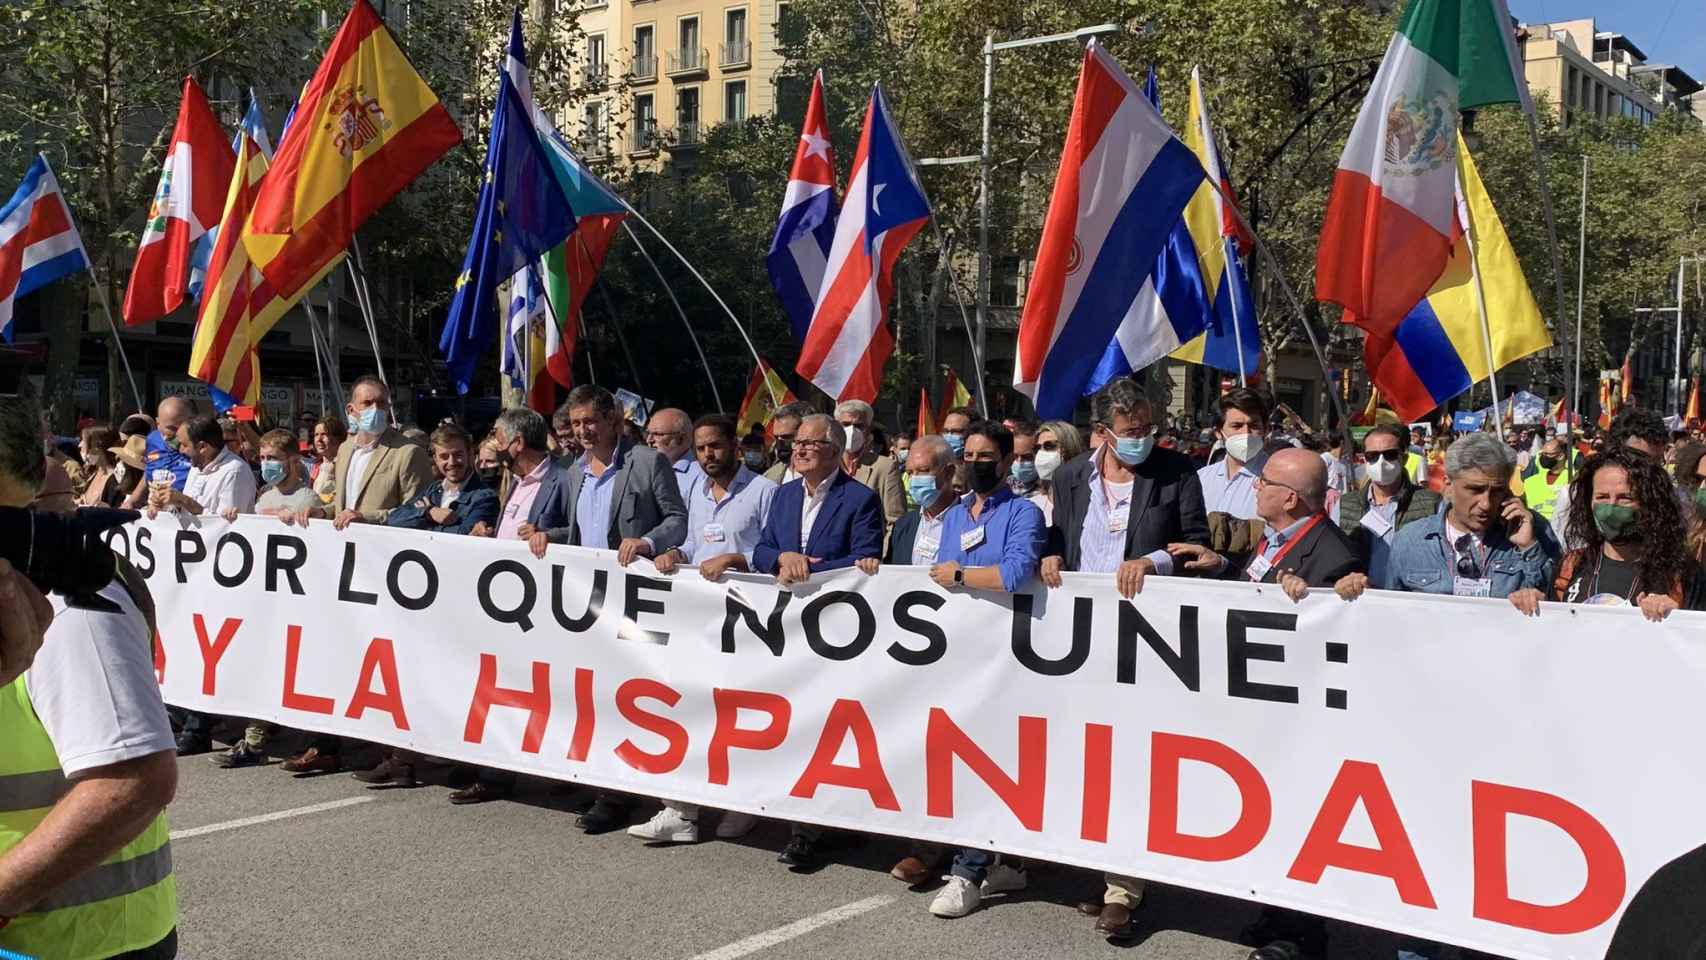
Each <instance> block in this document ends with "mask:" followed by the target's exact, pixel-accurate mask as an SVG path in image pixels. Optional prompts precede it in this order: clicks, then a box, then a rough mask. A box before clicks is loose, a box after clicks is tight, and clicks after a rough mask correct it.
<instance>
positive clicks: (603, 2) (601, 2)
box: [580, 0, 610, 10]
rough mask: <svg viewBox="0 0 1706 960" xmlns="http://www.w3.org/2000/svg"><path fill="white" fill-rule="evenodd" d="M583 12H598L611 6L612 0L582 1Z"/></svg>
mask: <svg viewBox="0 0 1706 960" xmlns="http://www.w3.org/2000/svg"><path fill="white" fill-rule="evenodd" d="M580 6H581V9H582V10H598V9H601V8H603V7H608V6H610V0H581V3H580Z"/></svg>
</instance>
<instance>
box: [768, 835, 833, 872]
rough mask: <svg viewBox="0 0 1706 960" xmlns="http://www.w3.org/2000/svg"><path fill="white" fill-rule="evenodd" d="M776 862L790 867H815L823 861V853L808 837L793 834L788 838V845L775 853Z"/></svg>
mask: <svg viewBox="0 0 1706 960" xmlns="http://www.w3.org/2000/svg"><path fill="white" fill-rule="evenodd" d="M776 862H777V863H785V864H787V865H788V866H790V867H815V866H817V865H819V864H821V863H822V862H823V855H822V854H821V853H819V852H818V848H817V843H816V842H814V841H813V840H812V839H811V838H810V837H803V836H798V835H795V836H792V837H789V838H788V845H787V846H785V847H783V848H782V852H781V853H779V854H777V855H776Z"/></svg>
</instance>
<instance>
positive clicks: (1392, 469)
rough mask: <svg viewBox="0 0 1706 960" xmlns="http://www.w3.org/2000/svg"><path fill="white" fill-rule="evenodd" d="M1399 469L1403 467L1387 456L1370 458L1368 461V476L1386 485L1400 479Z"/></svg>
mask: <svg viewBox="0 0 1706 960" xmlns="http://www.w3.org/2000/svg"><path fill="white" fill-rule="evenodd" d="M1399 469H1401V468H1400V467H1399V466H1398V464H1396V463H1393V462H1392V461H1390V460H1387V459H1385V458H1381V459H1377V460H1370V461H1369V462H1368V478H1369V479H1370V480H1373V481H1374V482H1375V483H1378V484H1380V485H1381V486H1383V487H1384V486H1386V485H1387V484H1389V483H1391V482H1392V481H1394V480H1396V479H1398V471H1399Z"/></svg>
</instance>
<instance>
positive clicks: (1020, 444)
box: [1007, 420, 1047, 520]
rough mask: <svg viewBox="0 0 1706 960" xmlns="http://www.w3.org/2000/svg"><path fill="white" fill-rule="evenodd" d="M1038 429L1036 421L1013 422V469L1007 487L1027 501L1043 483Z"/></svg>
mask: <svg viewBox="0 0 1706 960" xmlns="http://www.w3.org/2000/svg"><path fill="white" fill-rule="evenodd" d="M1037 427H1038V425H1037V422H1036V421H1035V420H1014V421H1013V469H1012V471H1011V472H1009V473H1008V475H1007V485H1008V486H1009V487H1012V488H1013V492H1014V493H1016V494H1018V495H1019V496H1021V497H1025V498H1027V499H1029V498H1030V496H1031V494H1033V493H1036V492H1037V484H1038V483H1040V482H1041V481H1042V476H1041V474H1039V473H1038V472H1037ZM1044 519H1045V520H1046V519H1047V518H1046V517H1045V518H1044Z"/></svg>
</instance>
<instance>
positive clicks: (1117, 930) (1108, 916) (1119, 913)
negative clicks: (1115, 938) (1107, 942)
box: [1096, 903, 1131, 935]
mask: <svg viewBox="0 0 1706 960" xmlns="http://www.w3.org/2000/svg"><path fill="white" fill-rule="evenodd" d="M1130 926H1131V908H1130V907H1127V906H1125V905H1124V904H1119V903H1109V904H1103V906H1102V912H1101V913H1100V914H1099V915H1098V916H1097V917H1096V930H1097V932H1099V933H1107V934H1114V935H1118V934H1122V933H1125V932H1126V931H1127V929H1128V928H1130Z"/></svg>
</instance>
